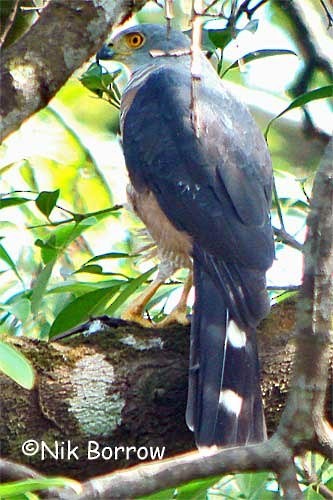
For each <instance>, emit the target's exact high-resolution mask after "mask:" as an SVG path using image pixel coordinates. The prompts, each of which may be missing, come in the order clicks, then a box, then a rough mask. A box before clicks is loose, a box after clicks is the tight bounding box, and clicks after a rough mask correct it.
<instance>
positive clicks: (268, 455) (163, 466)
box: [62, 440, 276, 500]
mask: <svg viewBox="0 0 333 500" xmlns="http://www.w3.org/2000/svg"><path fill="white" fill-rule="evenodd" d="M275 459H276V442H275V441H274V440H270V441H266V442H264V443H261V444H258V445H249V446H245V447H240V448H229V449H224V450H222V451H220V452H218V453H215V454H212V455H209V456H205V457H203V455H202V454H201V453H199V452H198V451H195V452H191V453H186V454H183V455H178V456H177V457H174V458H172V459H167V460H162V461H160V462H154V463H151V464H147V465H139V466H136V467H132V468H130V469H127V470H124V471H119V472H115V473H113V474H107V475H105V476H99V477H98V478H94V479H92V480H90V481H87V482H86V483H83V485H82V486H83V492H82V494H81V495H80V496H78V497H75V498H76V499H77V500H88V499H91V498H97V497H98V498H101V497H103V498H112V499H117V498H120V499H123V498H135V497H139V496H142V495H148V494H150V493H153V492H154V491H159V490H162V489H165V488H171V487H176V486H179V485H181V484H185V483H188V482H189V481H191V480H194V479H197V478H204V477H214V476H219V475H222V474H224V473H227V472H230V471H238V472H243V471H244V472H245V471H257V470H269V469H270V468H271V464H272V463H273V464H274V463H275V462H276V460H275ZM62 498H63V499H64V500H65V499H66V500H69V499H73V500H74V497H73V496H72V495H70V494H69V495H66V496H63V497H62Z"/></svg>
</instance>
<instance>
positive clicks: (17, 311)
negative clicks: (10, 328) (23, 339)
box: [10, 298, 31, 323]
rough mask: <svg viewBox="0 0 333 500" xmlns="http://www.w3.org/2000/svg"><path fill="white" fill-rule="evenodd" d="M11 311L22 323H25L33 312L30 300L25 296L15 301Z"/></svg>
mask: <svg viewBox="0 0 333 500" xmlns="http://www.w3.org/2000/svg"><path fill="white" fill-rule="evenodd" d="M10 312H11V313H12V314H13V315H14V316H15V317H16V318H17V319H19V320H20V321H21V322H22V323H25V322H26V321H27V319H28V317H29V316H30V313H31V302H30V300H29V299H26V298H23V299H20V300H17V301H15V302H13V304H12V307H11V311H10Z"/></svg>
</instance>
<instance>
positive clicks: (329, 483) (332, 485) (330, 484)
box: [325, 477, 333, 491]
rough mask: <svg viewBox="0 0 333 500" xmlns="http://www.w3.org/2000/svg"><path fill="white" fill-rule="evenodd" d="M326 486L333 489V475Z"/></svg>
mask: <svg viewBox="0 0 333 500" xmlns="http://www.w3.org/2000/svg"><path fill="white" fill-rule="evenodd" d="M325 486H326V488H328V489H329V490H331V491H333V477H332V478H331V479H329V480H328V481H327V482H326V483H325Z"/></svg>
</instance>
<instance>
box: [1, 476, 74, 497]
mask: <svg viewBox="0 0 333 500" xmlns="http://www.w3.org/2000/svg"><path fill="white" fill-rule="evenodd" d="M65 487H68V488H71V489H72V490H74V491H75V493H77V494H80V493H81V491H82V487H81V485H80V483H78V482H77V481H74V480H73V479H68V478H67V477H54V478H52V477H51V478H47V479H25V480H24V481H14V482H11V483H5V484H2V485H0V497H1V498H4V497H12V496H16V495H20V494H21V495H22V494H24V493H29V492H30V491H38V490H47V489H49V488H65Z"/></svg>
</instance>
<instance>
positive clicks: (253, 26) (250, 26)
mask: <svg viewBox="0 0 333 500" xmlns="http://www.w3.org/2000/svg"><path fill="white" fill-rule="evenodd" d="M258 26H259V21H258V19H251V21H249V22H248V23H247V25H246V26H244V28H242V29H240V30H239V31H249V32H250V33H255V32H256V31H257V29H258Z"/></svg>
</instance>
